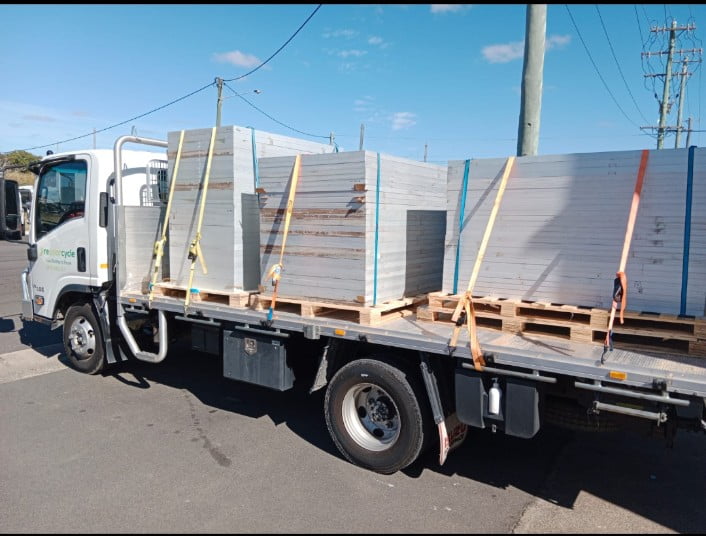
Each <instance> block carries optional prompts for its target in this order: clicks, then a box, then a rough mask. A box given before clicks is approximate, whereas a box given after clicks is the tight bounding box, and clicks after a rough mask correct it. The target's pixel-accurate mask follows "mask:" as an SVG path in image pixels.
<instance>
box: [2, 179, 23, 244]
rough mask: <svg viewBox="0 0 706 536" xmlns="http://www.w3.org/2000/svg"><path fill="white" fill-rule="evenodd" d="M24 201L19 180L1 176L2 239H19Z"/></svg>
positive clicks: (20, 236) (21, 230) (21, 231)
mask: <svg viewBox="0 0 706 536" xmlns="http://www.w3.org/2000/svg"><path fill="white" fill-rule="evenodd" d="M22 227H23V225H22V202H21V200H20V189H19V185H18V184H17V181H14V180H11V179H5V178H4V177H2V176H0V239H3V238H4V239H6V240H7V239H10V240H19V239H21V238H22V235H23V234H24V229H23V228H22Z"/></svg>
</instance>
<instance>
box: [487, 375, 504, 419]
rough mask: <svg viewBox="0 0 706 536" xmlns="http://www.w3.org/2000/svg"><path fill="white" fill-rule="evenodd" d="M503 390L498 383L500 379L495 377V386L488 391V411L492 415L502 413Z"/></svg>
mask: <svg viewBox="0 0 706 536" xmlns="http://www.w3.org/2000/svg"><path fill="white" fill-rule="evenodd" d="M501 394H502V391H501V390H500V386H499V385H498V379H497V378H493V386H492V387H491V388H490V392H489V393H488V413H490V414H491V415H497V414H498V413H500V395H501Z"/></svg>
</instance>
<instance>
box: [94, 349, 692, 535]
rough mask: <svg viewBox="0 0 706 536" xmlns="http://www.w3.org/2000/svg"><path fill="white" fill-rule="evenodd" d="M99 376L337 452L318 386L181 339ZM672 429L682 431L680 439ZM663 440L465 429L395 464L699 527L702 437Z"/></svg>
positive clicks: (682, 527) (415, 472) (411, 471)
mask: <svg viewBox="0 0 706 536" xmlns="http://www.w3.org/2000/svg"><path fill="white" fill-rule="evenodd" d="M104 376H107V377H110V376H112V377H114V378H115V379H116V380H117V381H120V382H122V383H124V384H126V385H129V386H131V387H135V388H138V389H148V388H149V387H150V386H151V384H152V383H153V382H156V383H159V384H162V385H167V386H171V387H174V388H176V389H184V390H187V391H189V392H190V393H192V394H193V395H194V396H195V397H196V398H198V399H199V400H200V401H201V402H202V403H203V404H204V405H206V406H210V407H212V408H217V409H220V410H224V411H231V412H235V413H238V414H240V415H245V416H248V417H251V418H262V417H267V418H269V419H271V420H272V422H273V423H274V424H276V425H277V424H282V423H284V424H286V426H288V427H289V428H290V429H291V430H292V431H293V432H294V433H296V434H297V435H299V436H300V437H301V438H302V439H304V440H305V441H307V442H309V443H310V444H311V445H312V446H313V447H316V448H318V449H320V450H322V451H324V452H326V453H327V454H329V455H331V456H334V457H337V458H338V459H340V460H344V458H343V456H342V455H341V454H340V453H339V452H338V450H337V449H336V447H335V445H334V443H333V441H332V439H331V438H330V436H329V434H328V430H327V428H326V422H325V419H324V414H323V408H324V391H325V389H321V390H319V391H317V392H315V393H313V394H311V395H310V394H308V385H307V386H300V385H297V384H295V387H294V388H293V389H292V390H290V391H285V392H279V391H273V390H270V389H267V388H264V387H259V386H255V385H250V384H247V383H242V382H238V381H234V380H230V379H228V378H225V377H223V371H222V364H221V360H220V358H219V357H218V356H214V355H209V354H202V353H199V352H195V351H193V350H190V349H189V348H188V347H186V348H179V347H174V348H172V350H171V351H170V353H169V354H168V356H167V358H166V359H165V361H164V362H162V363H160V364H156V365H153V364H149V363H144V362H140V361H129V362H126V363H121V364H119V365H115V366H114V367H113V368H111V369H109V370H108V371H107V372H106V373H104ZM680 436H682V439H686V440H685V441H680ZM683 436H686V437H683ZM665 445H666V443H665V442H664V441H660V440H658V439H655V438H652V437H642V436H640V435H638V434H636V433H634V432H624V433H623V432H617V433H616V432H613V433H608V432H595V433H588V432H572V431H568V430H563V429H558V428H552V427H546V428H543V429H542V430H540V432H539V433H538V434H537V435H536V436H535V437H534V438H533V439H520V438H516V437H511V436H504V435H501V434H500V433H498V434H492V433H491V432H490V431H488V430H479V429H471V430H469V434H468V438H467V439H466V441H465V443H464V444H463V445H461V446H460V447H459V448H458V449H457V450H455V451H453V452H452V453H451V454H450V455H449V458H448V459H447V461H446V463H445V464H444V465H443V466H439V463H438V448H436V447H435V448H433V449H432V450H431V451H430V452H428V453H426V454H425V455H424V456H422V457H421V458H420V459H419V460H418V461H417V462H416V463H415V464H413V465H412V466H410V467H408V468H407V469H405V470H404V471H403V472H404V474H405V475H407V476H408V477H410V478H419V477H420V476H421V475H422V473H423V472H424V471H435V472H438V473H441V474H444V475H447V476H454V475H457V476H459V477H464V478H468V479H471V480H474V481H477V482H482V483H484V484H487V485H488V486H492V487H494V488H498V489H508V488H516V489H520V490H522V491H524V492H526V493H528V494H531V495H533V496H535V497H537V498H540V499H543V500H546V501H547V502H550V503H552V504H555V505H557V506H558V507H561V508H566V509H572V508H573V507H574V505H575V502H576V499H577V497H578V495H579V494H580V493H581V492H585V493H590V494H592V495H594V496H596V497H599V498H601V499H603V500H605V501H608V502H610V503H612V504H614V505H617V506H619V507H621V508H625V509H627V510H630V511H632V512H635V513H636V514H637V515H640V516H642V517H644V518H645V519H649V520H652V521H654V522H656V523H659V524H661V525H663V526H665V527H669V528H671V529H674V530H676V531H680V532H682V531H683V532H692V531H696V532H701V531H702V529H703V528H704V527H706V509H704V508H703V504H702V503H703V482H704V481H706V463H705V462H706V449H705V448H704V446H706V438H704V436H703V434H698V436H694V435H692V434H688V433H687V432H682V433H680V434H678V435H677V439H676V441H675V447H674V448H673V449H670V448H667V447H666V446H665ZM346 463H348V462H346ZM655 475H657V477H656V480H655V478H653V477H654V476H655ZM469 500H472V497H469Z"/></svg>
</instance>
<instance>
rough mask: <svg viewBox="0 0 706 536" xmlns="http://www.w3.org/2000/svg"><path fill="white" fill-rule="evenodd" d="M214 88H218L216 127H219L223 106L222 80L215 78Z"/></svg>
mask: <svg viewBox="0 0 706 536" xmlns="http://www.w3.org/2000/svg"><path fill="white" fill-rule="evenodd" d="M216 86H217V87H218V100H217V101H216V126H217V127H220V126H221V107H222V106H223V79H222V78H220V77H216Z"/></svg>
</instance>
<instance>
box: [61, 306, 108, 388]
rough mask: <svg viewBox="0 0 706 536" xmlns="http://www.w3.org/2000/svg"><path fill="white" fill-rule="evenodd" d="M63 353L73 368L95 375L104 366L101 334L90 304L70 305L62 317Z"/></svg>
mask: <svg viewBox="0 0 706 536" xmlns="http://www.w3.org/2000/svg"><path fill="white" fill-rule="evenodd" d="M64 351H65V352H66V356H67V357H68V358H69V363H70V364H71V366H72V367H73V368H75V369H76V370H78V371H80V372H85V373H86V374H97V373H98V372H100V371H101V370H103V367H104V366H105V359H104V356H105V352H104V350H103V334H102V332H101V329H100V325H99V323H98V318H97V316H96V314H95V312H94V310H93V306H92V305H91V304H90V303H82V304H78V305H72V306H70V307H69V309H68V311H66V316H65V317H64Z"/></svg>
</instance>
